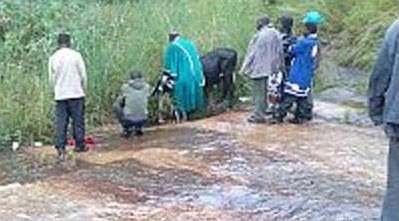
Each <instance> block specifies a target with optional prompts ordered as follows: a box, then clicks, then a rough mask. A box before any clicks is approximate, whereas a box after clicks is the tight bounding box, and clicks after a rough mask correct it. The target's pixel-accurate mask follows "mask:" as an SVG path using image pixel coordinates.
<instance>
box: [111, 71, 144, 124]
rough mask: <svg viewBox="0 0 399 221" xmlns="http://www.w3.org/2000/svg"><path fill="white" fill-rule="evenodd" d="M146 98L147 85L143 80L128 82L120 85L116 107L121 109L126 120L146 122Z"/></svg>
mask: <svg viewBox="0 0 399 221" xmlns="http://www.w3.org/2000/svg"><path fill="white" fill-rule="evenodd" d="M148 97H149V85H148V84H147V83H146V82H145V81H144V79H142V78H139V79H135V80H129V81H128V82H127V83H125V84H124V85H122V88H121V94H120V95H119V97H118V100H117V104H116V105H120V107H122V111H123V115H124V118H125V119H126V120H130V121H141V120H146V119H147V115H148V109H147V104H148Z"/></svg>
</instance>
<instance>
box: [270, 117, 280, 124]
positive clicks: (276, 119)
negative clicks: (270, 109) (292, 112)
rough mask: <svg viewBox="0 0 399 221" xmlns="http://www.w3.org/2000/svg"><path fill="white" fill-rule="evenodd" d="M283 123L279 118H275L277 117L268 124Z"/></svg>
mask: <svg viewBox="0 0 399 221" xmlns="http://www.w3.org/2000/svg"><path fill="white" fill-rule="evenodd" d="M283 122H284V121H283V119H281V118H277V117H273V118H272V119H271V120H270V122H269V123H270V124H282V123H283Z"/></svg>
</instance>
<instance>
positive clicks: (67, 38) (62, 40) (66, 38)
mask: <svg viewBox="0 0 399 221" xmlns="http://www.w3.org/2000/svg"><path fill="white" fill-rule="evenodd" d="M58 45H66V46H68V47H69V46H71V35H69V34H67V33H60V34H59V35H58Z"/></svg>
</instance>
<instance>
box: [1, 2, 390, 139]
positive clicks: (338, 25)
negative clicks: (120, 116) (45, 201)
mask: <svg viewBox="0 0 399 221" xmlns="http://www.w3.org/2000/svg"><path fill="white" fill-rule="evenodd" d="M393 6H394V5H393V3H391V1H389V0H381V1H378V3H376V2H375V1H374V0H364V1H360V2H359V1H356V0H348V1H340V0H313V1H310V0H309V1H305V0H302V1H300V3H298V1H297V0H289V1H284V3H279V2H278V1H277V4H276V5H273V6H269V5H268V1H266V0H217V1H215V0H201V1H194V0H151V1H149V0H126V1H122V0H112V1H111V0H108V1H106V0H92V1H81V0H69V1H61V0H35V1H22V0H2V1H0V143H1V142H9V141H10V140H24V141H32V140H33V139H35V140H38V139H48V138H49V137H51V134H52V130H53V126H52V124H53V117H52V116H53V114H52V112H53V106H54V105H53V97H52V88H50V86H49V84H48V76H47V61H48V57H49V56H50V55H51V54H52V52H53V51H54V50H55V48H56V44H55V39H56V35H57V33H59V32H61V31H68V32H70V33H72V35H73V37H74V45H75V47H76V48H77V49H78V50H79V51H80V52H81V53H82V54H83V56H84V58H85V60H86V63H87V70H88V75H89V85H88V90H87V109H86V110H87V123H88V125H89V126H90V127H94V126H98V125H101V124H104V123H108V122H110V121H111V120H112V115H111V114H110V108H111V105H112V101H113V100H114V98H115V96H116V93H117V92H118V91H119V87H120V85H121V83H122V82H123V81H124V80H125V79H126V77H127V75H128V71H129V70H130V69H132V68H133V67H136V68H137V67H138V68H141V69H143V70H144V71H145V73H146V77H147V78H148V80H149V81H151V82H154V81H155V79H156V78H157V76H158V71H159V69H160V67H161V58H162V54H163V50H164V47H165V44H166V43H167V33H168V32H169V31H171V30H173V29H175V30H179V31H180V32H181V33H182V34H183V35H185V36H187V37H189V38H191V39H192V40H193V41H194V42H196V43H197V45H198V46H199V48H200V50H201V51H202V52H206V51H208V50H210V49H211V48H212V47H215V46H231V47H234V48H236V49H237V50H238V51H239V54H240V55H241V56H242V55H244V53H245V49H246V46H247V44H248V41H249V39H250V37H251V35H252V34H253V31H254V20H255V18H256V17H258V16H259V15H261V14H263V13H265V12H268V13H269V14H270V15H272V16H274V17H276V16H277V15H279V14H280V12H282V11H284V10H290V11H292V12H293V13H294V15H296V16H297V17H298V18H300V16H301V15H302V14H303V12H305V11H307V10H309V9H318V10H321V11H322V12H323V13H324V14H325V15H326V21H327V22H326V25H325V26H324V27H323V31H324V32H325V36H334V37H335V36H337V37H336V38H337V39H338V40H337V41H335V44H334V46H333V49H334V50H335V51H337V52H339V53H341V54H344V55H343V56H339V58H340V59H338V61H339V62H340V63H341V64H345V65H357V66H359V67H362V68H369V67H370V64H371V60H372V57H373V52H374V49H375V46H376V45H377V43H376V42H377V41H376V39H379V37H380V34H379V33H380V32H381V30H382V29H383V28H384V27H386V25H387V24H388V23H390V22H391V21H392V18H393V17H394V16H395V14H394V12H395V11H396V10H397V8H396V6H395V7H393ZM365 24H367V25H365ZM365 26H366V27H368V28H367V29H366V30H364V28H365ZM351 49H355V50H351ZM239 77H240V76H239ZM238 80H239V81H238V82H239V85H238V86H237V88H238V90H239V94H245V93H247V88H248V87H247V84H246V83H245V80H243V78H242V77H240V78H239V79H238ZM154 111H155V107H154V106H152V107H151V112H152V114H154ZM0 146H1V144H0Z"/></svg>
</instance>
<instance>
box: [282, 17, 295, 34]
mask: <svg viewBox="0 0 399 221" xmlns="http://www.w3.org/2000/svg"><path fill="white" fill-rule="evenodd" d="M280 23H281V29H280V31H281V32H282V33H285V34H291V33H292V27H293V26H294V18H293V17H291V16H287V15H283V16H281V18H280Z"/></svg>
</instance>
